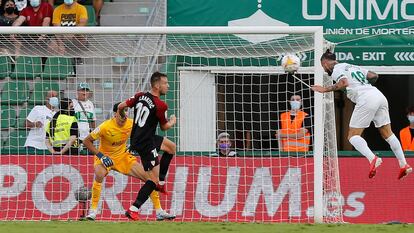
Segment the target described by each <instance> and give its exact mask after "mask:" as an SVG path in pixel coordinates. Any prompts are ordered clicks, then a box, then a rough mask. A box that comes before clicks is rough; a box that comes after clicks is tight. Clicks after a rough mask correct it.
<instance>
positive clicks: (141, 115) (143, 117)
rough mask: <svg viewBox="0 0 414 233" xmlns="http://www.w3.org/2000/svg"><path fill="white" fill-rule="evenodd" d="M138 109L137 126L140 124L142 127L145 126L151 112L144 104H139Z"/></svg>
mask: <svg viewBox="0 0 414 233" xmlns="http://www.w3.org/2000/svg"><path fill="white" fill-rule="evenodd" d="M136 108H137V113H136V114H135V124H138V126H139V127H142V126H144V125H145V122H146V121H147V118H148V116H149V113H150V111H149V109H148V107H147V106H144V105H143V104H142V103H138V104H137V106H136Z"/></svg>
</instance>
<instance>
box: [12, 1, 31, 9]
mask: <svg viewBox="0 0 414 233" xmlns="http://www.w3.org/2000/svg"><path fill="white" fill-rule="evenodd" d="M27 2H28V0H15V4H16V8H17V11H18V12H20V11H22V10H23V9H24V8H26V6H27Z"/></svg>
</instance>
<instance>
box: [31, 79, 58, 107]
mask: <svg viewBox="0 0 414 233" xmlns="http://www.w3.org/2000/svg"><path fill="white" fill-rule="evenodd" d="M50 90H55V91H57V92H58V93H59V91H60V87H59V84H58V83H55V82H46V81H41V82H36V83H35V85H34V89H33V93H32V95H31V96H30V99H29V104H32V105H36V104H44V102H45V96H46V92H48V91H50Z"/></svg>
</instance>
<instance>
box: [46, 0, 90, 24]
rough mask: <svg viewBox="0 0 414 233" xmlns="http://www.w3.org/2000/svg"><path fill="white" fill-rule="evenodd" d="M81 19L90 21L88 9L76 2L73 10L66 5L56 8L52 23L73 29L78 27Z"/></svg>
mask: <svg viewBox="0 0 414 233" xmlns="http://www.w3.org/2000/svg"><path fill="white" fill-rule="evenodd" d="M81 19H86V20H87V19H88V12H87V10H86V7H84V6H82V5H81V4H79V3H77V2H74V3H73V5H72V6H71V8H69V9H68V8H67V7H66V5H65V4H62V5H60V6H58V7H56V8H55V11H53V21H52V23H53V24H54V25H55V24H58V25H60V26H66V27H71V26H72V27H73V26H78V25H79V23H80V20H81Z"/></svg>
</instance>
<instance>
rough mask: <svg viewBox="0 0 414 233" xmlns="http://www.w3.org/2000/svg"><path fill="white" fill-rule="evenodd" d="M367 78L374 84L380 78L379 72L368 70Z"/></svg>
mask: <svg viewBox="0 0 414 233" xmlns="http://www.w3.org/2000/svg"><path fill="white" fill-rule="evenodd" d="M367 80H368V82H369V83H371V84H374V83H376V82H377V80H378V74H377V73H375V72H372V71H368V73H367Z"/></svg>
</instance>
